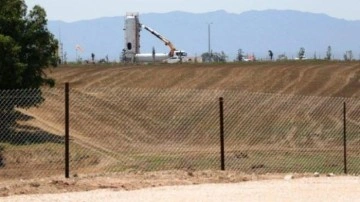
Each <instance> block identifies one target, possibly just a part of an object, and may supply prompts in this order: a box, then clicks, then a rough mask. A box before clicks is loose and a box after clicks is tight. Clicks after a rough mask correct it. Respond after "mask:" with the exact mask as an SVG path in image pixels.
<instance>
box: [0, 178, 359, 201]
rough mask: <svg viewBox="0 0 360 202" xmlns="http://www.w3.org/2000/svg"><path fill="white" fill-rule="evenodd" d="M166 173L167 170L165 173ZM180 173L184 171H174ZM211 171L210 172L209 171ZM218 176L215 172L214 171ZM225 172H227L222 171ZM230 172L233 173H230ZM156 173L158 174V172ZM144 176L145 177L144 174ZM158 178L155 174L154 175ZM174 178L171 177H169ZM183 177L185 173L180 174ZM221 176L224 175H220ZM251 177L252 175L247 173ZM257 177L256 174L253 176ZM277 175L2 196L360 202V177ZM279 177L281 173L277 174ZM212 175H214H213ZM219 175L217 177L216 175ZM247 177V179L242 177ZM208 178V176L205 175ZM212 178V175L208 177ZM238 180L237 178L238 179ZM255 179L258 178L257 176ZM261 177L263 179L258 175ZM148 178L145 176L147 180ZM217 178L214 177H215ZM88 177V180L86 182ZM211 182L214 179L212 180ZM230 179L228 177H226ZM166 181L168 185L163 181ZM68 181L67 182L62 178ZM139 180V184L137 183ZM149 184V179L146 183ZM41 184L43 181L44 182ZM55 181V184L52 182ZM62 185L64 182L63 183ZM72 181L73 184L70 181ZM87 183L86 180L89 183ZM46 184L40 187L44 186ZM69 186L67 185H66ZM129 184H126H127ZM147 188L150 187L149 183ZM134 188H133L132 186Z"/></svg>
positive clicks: (24, 198) (19, 198)
mask: <svg viewBox="0 0 360 202" xmlns="http://www.w3.org/2000/svg"><path fill="white" fill-rule="evenodd" d="M164 174H166V173H164ZM174 174H175V176H177V175H178V174H180V173H177V174H176V173H172V174H171V175H174ZM203 174H204V173H203ZM207 174H210V173H209V172H207ZM213 174H214V175H215V173H213ZM222 174H225V173H222ZM226 174H229V173H226ZM152 175H155V174H154V173H153V174H152ZM143 177H144V176H143ZM153 177H155V176H153ZM167 177H170V176H167ZM178 177H181V176H178ZM193 177H194V179H196V180H189V181H187V182H188V184H196V183H199V182H201V180H199V179H200V178H198V176H193ZM217 177H221V176H217ZM247 177H249V176H247ZM253 177H254V176H253ZM273 177H274V176H272V177H270V176H267V178H268V179H267V180H266V177H265V176H263V177H262V178H263V179H264V180H254V181H247V182H237V183H216V184H215V183H210V184H199V185H178V186H175V185H176V184H183V183H185V181H182V182H180V181H181V180H179V181H178V182H176V180H174V179H168V180H167V182H170V181H172V182H173V183H174V184H175V185H174V186H162V187H155V188H142V189H135V190H130V191H127V190H126V188H124V185H121V186H118V185H120V184H117V183H116V181H117V180H119V179H116V178H113V177H111V178H108V179H110V180H109V183H110V182H112V183H113V184H112V185H111V186H105V187H103V189H101V190H99V189H97V190H93V191H85V192H84V191H82V192H71V193H70V192H66V191H65V190H64V192H63V193H57V194H34V195H15V196H10V197H3V198H0V200H1V201H4V202H8V201H9V202H10V201H11V202H15V201H77V202H78V201H84V202H85V201H95V202H96V201H99V202H100V201H101V202H103V201H114V202H115V201H133V202H136V201H154V202H155V201H156V202H159V201H173V202H177V201H179V202H180V201H181V202H182V201H210V202H211V201H214V202H215V201H216V202H217V201H277V202H278V201H358V199H359V196H360V178H359V177H351V176H341V177H331V178H330V177H325V176H322V177H317V178H315V177H310V178H309V177H300V176H297V177H295V179H290V180H288V179H273ZM276 177H279V176H276ZM210 178H212V177H210ZM215 178H216V177H215ZM242 178H243V179H247V178H246V177H245V176H242ZM203 179H205V178H203ZM208 179H209V178H208ZM234 179H235V178H234ZM254 179H255V178H254ZM256 179H260V178H256ZM103 180H104V178H103V177H97V178H94V179H92V180H90V181H91V182H92V183H94V184H96V183H103V182H104V181H103ZM144 180H145V179H144ZM213 180H214V178H213ZM85 181H87V182H90V181H88V180H84V181H83V183H84V182H85ZM160 181H161V180H160V179H158V180H154V181H153V182H154V185H155V186H157V185H159V182H160ZM210 181H211V180H210ZM225 181H226V180H225ZM163 182H164V184H168V183H167V182H165V181H163ZM62 183H66V181H62ZM137 183H139V184H137ZM137 183H134V182H133V184H132V183H130V184H128V185H127V186H129V185H131V184H132V185H134V186H135V187H136V186H139V185H140V187H142V186H141V184H142V183H143V182H142V181H138V182H137ZM147 183H149V181H147V180H145V183H144V184H147ZM40 184H41V183H40ZM52 184H54V183H52ZM59 184H61V183H59ZM70 184H71V183H70ZM85 184H86V183H85ZM41 186H42V185H40V186H38V188H39V187H41ZM65 187H66V186H63V188H65ZM125 187H126V186H125ZM145 187H147V186H145ZM129 188H130V189H131V188H133V187H131V186H130V187H129Z"/></svg>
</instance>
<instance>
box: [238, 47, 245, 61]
mask: <svg viewBox="0 0 360 202" xmlns="http://www.w3.org/2000/svg"><path fill="white" fill-rule="evenodd" d="M243 53H244V52H243V50H242V49H241V48H240V49H239V50H238V53H237V60H238V61H243V59H244V55H243Z"/></svg>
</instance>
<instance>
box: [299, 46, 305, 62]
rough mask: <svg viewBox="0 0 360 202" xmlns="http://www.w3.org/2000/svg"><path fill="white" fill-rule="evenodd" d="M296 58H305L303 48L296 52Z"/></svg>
mask: <svg viewBox="0 0 360 202" xmlns="http://www.w3.org/2000/svg"><path fill="white" fill-rule="evenodd" d="M298 58H299V60H302V59H304V58H305V48H303V47H301V48H300V50H299V52H298Z"/></svg>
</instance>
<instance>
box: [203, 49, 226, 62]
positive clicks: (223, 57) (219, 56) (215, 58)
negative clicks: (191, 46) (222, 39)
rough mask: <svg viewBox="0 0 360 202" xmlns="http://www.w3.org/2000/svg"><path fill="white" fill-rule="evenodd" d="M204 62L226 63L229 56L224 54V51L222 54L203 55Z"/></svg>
mask: <svg viewBox="0 0 360 202" xmlns="http://www.w3.org/2000/svg"><path fill="white" fill-rule="evenodd" d="M201 57H202V60H203V61H212V62H226V59H227V57H228V56H227V55H226V54H225V53H224V51H221V53H217V52H215V53H208V52H206V53H203V54H202V55H201Z"/></svg>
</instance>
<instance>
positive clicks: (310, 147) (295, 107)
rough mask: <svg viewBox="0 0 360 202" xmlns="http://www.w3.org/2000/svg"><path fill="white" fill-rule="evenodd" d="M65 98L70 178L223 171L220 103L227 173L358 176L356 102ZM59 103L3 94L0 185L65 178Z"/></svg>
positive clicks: (184, 94)
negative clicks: (10, 181)
mask: <svg viewBox="0 0 360 202" xmlns="http://www.w3.org/2000/svg"><path fill="white" fill-rule="evenodd" d="M69 95H70V100H69V103H70V105H69V107H70V114H69V117H70V119H69V123H70V127H69V131H70V149H69V151H70V173H71V175H75V174H87V173H104V172H118V171H129V170H134V171H152V170H169V169H195V170H199V169H220V160H221V159H220V157H221V155H220V113H219V111H220V107H219V98H220V97H223V98H224V102H223V106H224V108H223V111H224V117H223V118H224V119H223V120H224V143H225V144H224V157H225V168H226V169H229V170H240V171H244V172H247V173H253V172H255V173H268V172H271V173H285V172H315V171H316V172H334V173H342V172H344V169H345V165H346V166H347V167H346V170H347V171H348V172H349V173H357V172H358V171H359V170H360V157H359V153H360V146H359V141H360V137H359V136H358V133H359V132H360V128H359V124H360V118H359V113H360V102H359V100H356V99H350V98H347V99H345V98H331V97H309V96H296V95H281V94H263V93H246V92H239V91H225V90H184V89H133V88H132V89H130V88H129V89H124V88H96V89H71V90H70V92H69ZM39 97H43V98H44V100H42V99H40V98H39ZM64 97H65V93H64V89H56V88H55V89H43V90H42V91H41V92H40V91H37V90H23V91H0V98H1V101H0V109H1V120H0V128H1V136H0V179H9V178H30V177H39V176H41V177H43V176H49V175H61V174H63V173H64V169H65V149H64V148H65V146H64V145H65V141H64V135H65V132H64V131H65V124H64V123H65V110H64V109H65V101H64V100H65V98H64ZM19 100H20V101H19ZM344 103H346V108H345V106H344ZM32 104H37V107H30V106H31V105H32ZM24 107H25V108H24ZM26 107H30V108H26ZM344 109H346V116H344V115H345V114H344V112H345V110H344ZM344 117H346V119H344ZM345 123H346V125H345ZM345 126H346V127H345ZM344 134H347V135H346V138H344V137H345V136H344ZM345 139H346V144H344V140H345ZM345 145H346V152H347V153H346V155H344V154H345V153H344V151H345V150H344V146H345ZM345 157H346V163H347V164H344V162H345V161H344V160H345Z"/></svg>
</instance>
